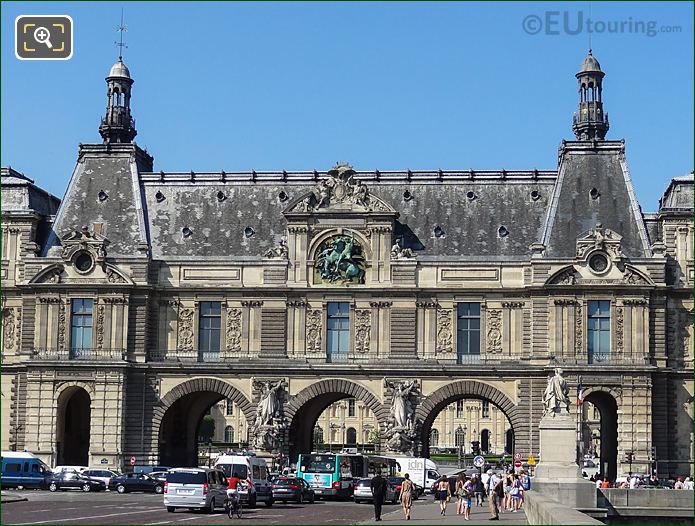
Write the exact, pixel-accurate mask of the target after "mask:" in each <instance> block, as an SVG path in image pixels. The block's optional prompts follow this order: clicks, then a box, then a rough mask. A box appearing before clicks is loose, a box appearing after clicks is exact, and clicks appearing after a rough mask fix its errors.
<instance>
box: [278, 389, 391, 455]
mask: <svg viewBox="0 0 695 526" xmlns="http://www.w3.org/2000/svg"><path fill="white" fill-rule="evenodd" d="M343 398H355V399H357V400H361V401H362V402H364V403H365V405H366V406H367V407H369V409H370V410H371V411H372V413H374V416H375V417H376V419H377V421H378V422H379V426H380V427H383V426H384V425H385V423H386V420H387V419H388V415H389V410H388V409H387V408H385V407H384V405H383V404H382V403H381V402H380V401H379V399H378V398H377V397H376V395H374V393H372V392H371V391H369V390H368V389H366V388H365V387H363V386H361V385H359V384H356V383H354V382H351V381H349V380H343V379H339V378H331V379H327V380H321V381H319V382H316V383H315V384H312V385H310V386H309V387H306V388H304V389H302V390H301V391H300V392H299V393H297V395H296V396H294V397H293V398H292V399H291V400H290V402H289V403H288V404H287V405H286V406H285V416H286V417H287V419H288V420H289V421H290V429H289V444H288V446H289V454H290V459H291V461H292V462H294V461H295V460H296V458H297V455H299V453H308V452H310V451H311V448H312V443H313V437H314V426H315V424H316V421H317V420H318V418H319V416H320V415H321V413H322V412H323V411H324V410H325V409H326V408H327V407H328V406H329V405H331V404H332V403H334V402H337V401H338V400H342V399H343Z"/></svg>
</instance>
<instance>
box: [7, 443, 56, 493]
mask: <svg viewBox="0 0 695 526" xmlns="http://www.w3.org/2000/svg"><path fill="white" fill-rule="evenodd" d="M52 476H53V473H51V470H50V468H49V467H48V466H47V465H46V464H44V463H43V462H42V461H41V460H40V459H38V458H36V457H35V456H34V455H32V454H31V453H25V452H17V451H3V452H2V478H0V481H1V482H0V484H1V485H2V488H3V489H7V488H20V487H21V488H40V489H44V488H47V487H48V481H49V480H50V478H51V477H52Z"/></svg>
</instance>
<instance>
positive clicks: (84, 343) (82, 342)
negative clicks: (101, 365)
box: [70, 298, 94, 358]
mask: <svg viewBox="0 0 695 526" xmlns="http://www.w3.org/2000/svg"><path fill="white" fill-rule="evenodd" d="M93 307H94V300H93V299H91V298H76V299H74V300H72V305H71V309H70V351H71V352H70V355H71V357H72V358H74V357H77V356H81V355H83V354H85V352H89V349H91V348H92V310H93Z"/></svg>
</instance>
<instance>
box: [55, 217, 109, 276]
mask: <svg viewBox="0 0 695 526" xmlns="http://www.w3.org/2000/svg"><path fill="white" fill-rule="evenodd" d="M60 242H61V244H62V245H63V251H62V252H61V257H62V258H63V260H65V261H70V262H72V263H73V264H75V265H76V266H77V268H78V270H79V271H81V272H87V271H88V270H91V268H93V267H94V264H96V263H103V262H104V259H106V247H107V246H108V245H109V243H110V242H109V240H108V239H106V238H105V237H104V236H103V235H101V234H100V233H99V232H96V231H90V230H89V229H88V228H87V227H86V226H85V227H82V229H81V230H72V231H70V232H68V233H67V234H65V235H63V236H62V237H61V238H60ZM83 255H85V256H87V257H91V259H92V264H91V265H90V266H89V268H88V265H87V260H86V257H82V258H81V260H80V256H83ZM80 263H82V264H80Z"/></svg>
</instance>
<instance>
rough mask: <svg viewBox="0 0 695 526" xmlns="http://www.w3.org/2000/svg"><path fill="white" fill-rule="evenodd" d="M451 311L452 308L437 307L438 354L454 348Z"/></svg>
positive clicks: (449, 351)
mask: <svg viewBox="0 0 695 526" xmlns="http://www.w3.org/2000/svg"><path fill="white" fill-rule="evenodd" d="M451 313H452V311H451V309H437V354H447V353H451V352H452V350H453V345H454V343H453V342H454V334H453V330H452V326H453V323H452V322H451Z"/></svg>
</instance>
